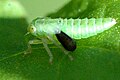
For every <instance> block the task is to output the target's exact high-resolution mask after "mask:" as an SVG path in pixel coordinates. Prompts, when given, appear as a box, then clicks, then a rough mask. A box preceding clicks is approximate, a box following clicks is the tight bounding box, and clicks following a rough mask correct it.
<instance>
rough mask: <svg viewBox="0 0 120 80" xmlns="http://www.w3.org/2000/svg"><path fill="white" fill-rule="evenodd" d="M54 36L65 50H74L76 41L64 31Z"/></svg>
mask: <svg viewBox="0 0 120 80" xmlns="http://www.w3.org/2000/svg"><path fill="white" fill-rule="evenodd" d="M56 37H57V39H58V41H59V42H60V43H61V44H62V46H63V47H64V48H65V49H66V50H68V51H74V50H75V49H76V42H75V41H74V40H73V39H72V38H71V37H69V36H68V35H67V34H65V33H64V32H62V31H61V32H60V33H59V34H56Z"/></svg>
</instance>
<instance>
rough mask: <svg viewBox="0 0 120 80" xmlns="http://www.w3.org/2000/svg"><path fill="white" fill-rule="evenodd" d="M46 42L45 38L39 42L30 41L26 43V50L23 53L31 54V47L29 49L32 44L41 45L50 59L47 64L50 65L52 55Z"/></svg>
mask: <svg viewBox="0 0 120 80" xmlns="http://www.w3.org/2000/svg"><path fill="white" fill-rule="evenodd" d="M47 42H48V40H47V39H46V38H41V40H37V39H36V40H30V41H29V42H28V49H27V50H26V51H25V52H24V54H29V53H31V52H32V47H31V45H32V44H43V46H44V48H45V50H46V51H47V53H48V55H49V57H50V59H49V62H50V63H51V64H52V61H53V55H52V53H51V51H50V49H49V48H48V45H47Z"/></svg>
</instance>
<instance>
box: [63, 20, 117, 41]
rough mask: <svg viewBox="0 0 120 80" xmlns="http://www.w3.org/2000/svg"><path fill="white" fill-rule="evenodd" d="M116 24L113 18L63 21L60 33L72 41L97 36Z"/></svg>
mask: <svg viewBox="0 0 120 80" xmlns="http://www.w3.org/2000/svg"><path fill="white" fill-rule="evenodd" d="M115 24H116V21H115V19H113V18H98V19H95V18H91V19H88V18H85V19H63V20H62V31H63V32H65V33H66V34H67V35H69V36H70V37H72V38H74V39H81V38H88V37H90V36H94V35H97V34H98V33H101V32H103V31H105V30H107V29H109V28H110V27H112V26H113V25H115Z"/></svg>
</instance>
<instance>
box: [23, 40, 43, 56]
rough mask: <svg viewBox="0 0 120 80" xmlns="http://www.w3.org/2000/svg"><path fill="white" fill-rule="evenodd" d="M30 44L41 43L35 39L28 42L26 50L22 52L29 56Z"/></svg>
mask: <svg viewBox="0 0 120 80" xmlns="http://www.w3.org/2000/svg"><path fill="white" fill-rule="evenodd" d="M31 44H42V42H41V41H40V40H38V39H35V40H30V41H29V42H28V45H27V46H28V49H27V50H26V51H25V52H24V54H29V53H31V52H32V47H31Z"/></svg>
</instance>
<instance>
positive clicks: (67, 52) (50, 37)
mask: <svg viewBox="0 0 120 80" xmlns="http://www.w3.org/2000/svg"><path fill="white" fill-rule="evenodd" d="M47 37H48V39H49V40H51V41H52V42H53V43H54V44H55V45H56V46H57V47H59V48H60V49H61V50H62V51H63V52H64V54H65V55H68V57H69V58H70V60H71V61H72V60H73V57H72V56H71V55H70V54H69V51H66V50H65V49H64V48H63V47H61V46H60V45H58V43H57V42H56V41H55V40H54V39H53V38H52V36H50V35H47Z"/></svg>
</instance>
